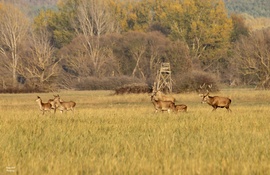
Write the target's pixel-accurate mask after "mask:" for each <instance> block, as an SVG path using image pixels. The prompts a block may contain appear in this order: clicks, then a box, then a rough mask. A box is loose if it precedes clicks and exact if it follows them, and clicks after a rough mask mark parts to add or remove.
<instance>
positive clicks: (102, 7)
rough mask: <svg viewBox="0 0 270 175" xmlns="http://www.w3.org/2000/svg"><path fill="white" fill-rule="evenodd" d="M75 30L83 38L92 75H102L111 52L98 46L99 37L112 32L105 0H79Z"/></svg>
mask: <svg viewBox="0 0 270 175" xmlns="http://www.w3.org/2000/svg"><path fill="white" fill-rule="evenodd" d="M78 4H79V6H78V13H77V18H76V20H77V21H76V22H74V24H76V26H75V30H76V32H77V34H78V35H82V36H83V40H84V41H82V43H83V48H84V53H85V57H86V58H87V59H89V61H90V62H91V64H92V69H93V71H92V72H93V74H94V75H96V76H101V75H102V69H101V68H102V67H103V65H104V64H105V63H106V59H107V56H108V55H110V53H111V51H110V49H108V48H104V47H101V46H100V42H99V39H100V36H101V35H103V34H107V33H111V32H113V31H115V30H114V25H115V24H116V23H115V22H114V19H113V18H112V15H111V14H110V13H111V12H110V10H109V7H108V4H107V3H106V0H79V3H78Z"/></svg>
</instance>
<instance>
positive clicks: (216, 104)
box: [200, 85, 232, 112]
mask: <svg viewBox="0 0 270 175" xmlns="http://www.w3.org/2000/svg"><path fill="white" fill-rule="evenodd" d="M208 87H209V88H210V89H211V87H212V85H208ZM200 96H201V97H202V101H201V102H202V103H207V104H209V105H210V106H212V107H213V110H212V111H215V110H216V109H217V108H226V109H227V111H228V112H231V111H232V110H231V109H230V104H231V102H232V100H231V99H230V98H228V97H220V96H209V90H208V89H207V91H206V93H205V94H200Z"/></svg>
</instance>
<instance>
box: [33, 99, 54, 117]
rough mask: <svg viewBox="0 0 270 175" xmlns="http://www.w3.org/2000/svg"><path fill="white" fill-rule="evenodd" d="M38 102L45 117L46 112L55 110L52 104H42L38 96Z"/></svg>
mask: <svg viewBox="0 0 270 175" xmlns="http://www.w3.org/2000/svg"><path fill="white" fill-rule="evenodd" d="M36 102H37V103H38V105H39V109H40V110H41V111H42V114H43V115H44V112H45V111H50V110H51V109H53V108H52V104H51V103H42V100H41V98H40V97H39V96H37V99H36Z"/></svg>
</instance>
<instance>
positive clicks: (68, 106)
mask: <svg viewBox="0 0 270 175" xmlns="http://www.w3.org/2000/svg"><path fill="white" fill-rule="evenodd" d="M54 102H55V106H56V108H58V109H59V110H60V112H61V113H63V111H64V110H66V111H69V110H71V111H72V112H73V113H74V108H75V106H76V103H75V102H74V101H69V102H64V101H62V100H61V99H60V96H59V95H57V96H55V98H54Z"/></svg>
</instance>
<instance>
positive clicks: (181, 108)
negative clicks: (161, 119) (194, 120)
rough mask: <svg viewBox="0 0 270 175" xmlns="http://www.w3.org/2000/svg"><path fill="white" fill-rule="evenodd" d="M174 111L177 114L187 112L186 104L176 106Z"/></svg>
mask: <svg viewBox="0 0 270 175" xmlns="http://www.w3.org/2000/svg"><path fill="white" fill-rule="evenodd" d="M173 110H174V111H175V112H187V105H184V104H180V105H175V106H174V109H173Z"/></svg>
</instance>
